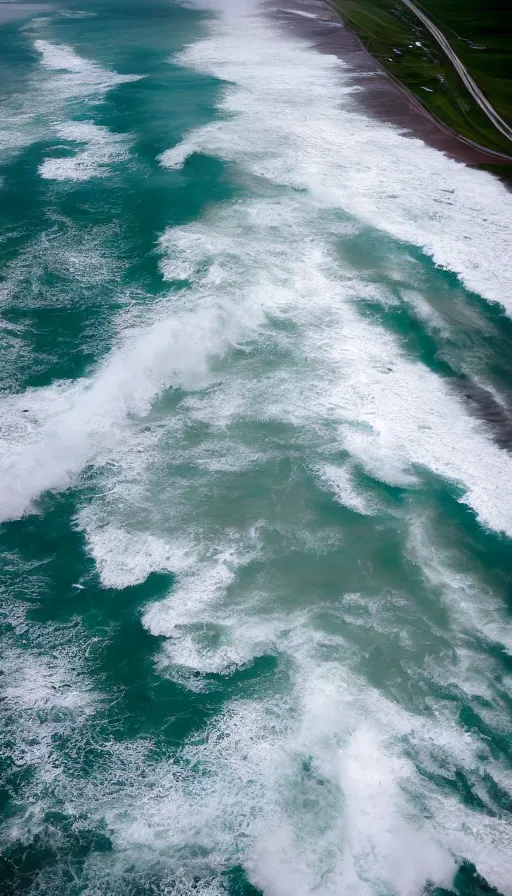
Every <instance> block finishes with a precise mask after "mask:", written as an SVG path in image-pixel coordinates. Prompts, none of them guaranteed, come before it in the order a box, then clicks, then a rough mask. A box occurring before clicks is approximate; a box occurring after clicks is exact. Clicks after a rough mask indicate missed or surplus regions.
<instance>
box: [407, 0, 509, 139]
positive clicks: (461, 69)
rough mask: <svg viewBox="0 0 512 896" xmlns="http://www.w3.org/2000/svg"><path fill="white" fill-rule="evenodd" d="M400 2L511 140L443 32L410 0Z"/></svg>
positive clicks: (501, 119) (499, 118)
mask: <svg viewBox="0 0 512 896" xmlns="http://www.w3.org/2000/svg"><path fill="white" fill-rule="evenodd" d="M402 3H403V4H404V5H405V6H407V8H408V9H410V10H411V12H413V13H414V14H415V15H416V16H417V17H418V19H420V21H421V22H422V23H423V24H424V25H425V28H428V30H429V31H430V33H431V34H432V35H433V37H435V39H436V41H437V43H438V44H439V46H440V47H441V48H442V49H443V50H444V52H445V53H446V55H447V56H448V59H449V60H450V61H451V62H452V63H453V65H454V67H455V69H456V70H457V71H458V73H459V75H460V76H461V78H462V80H463V81H464V84H465V85H466V87H467V89H468V90H469V92H470V94H471V96H472V97H473V99H474V100H476V102H477V103H478V105H479V106H480V108H481V109H482V110H483V111H484V112H485V114H486V115H487V118H488V119H489V120H490V121H492V123H493V125H494V127H495V128H497V129H498V131H501V133H502V134H504V135H505V137H508V139H509V140H511V141H512V128H511V127H510V126H509V125H508V124H507V122H506V121H503V118H501V116H500V115H498V113H497V112H496V109H495V108H494V106H491V104H490V102H489V100H488V99H486V98H485V96H484V95H483V93H482V91H481V90H480V88H479V87H478V85H477V84H475V82H474V81H473V78H472V77H471V75H470V74H469V72H468V71H467V69H466V68H465V66H464V65H463V64H462V62H461V61H460V59H459V57H458V56H456V55H455V53H454V52H453V50H452V48H451V46H450V44H449V43H448V41H447V40H446V38H445V36H444V35H443V33H442V32H441V31H440V30H439V28H437V27H436V26H435V25H434V23H433V22H431V21H430V19H429V18H428V17H427V16H426V15H425V13H424V12H422V11H421V9H418V7H417V6H416V4H415V3H412V2H411V0H402Z"/></svg>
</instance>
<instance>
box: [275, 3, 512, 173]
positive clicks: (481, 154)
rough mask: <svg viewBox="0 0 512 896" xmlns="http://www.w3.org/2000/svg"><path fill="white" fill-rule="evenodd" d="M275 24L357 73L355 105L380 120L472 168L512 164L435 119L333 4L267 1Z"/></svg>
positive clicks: (354, 81)
mask: <svg viewBox="0 0 512 896" xmlns="http://www.w3.org/2000/svg"><path fill="white" fill-rule="evenodd" d="M262 6H263V7H264V8H265V10H266V12H267V13H268V15H269V16H271V17H272V19H273V20H274V21H277V22H279V23H280V24H282V25H283V27H286V28H289V29H293V31H294V32H295V33H296V34H300V35H301V36H302V37H305V38H307V39H308V40H310V41H311V43H312V44H313V46H314V47H315V48H316V49H317V50H319V51H320V52H322V53H329V54H333V55H335V56H338V57H339V58H340V59H342V60H343V62H345V63H347V64H348V65H349V66H350V67H351V69H352V82H353V84H354V86H357V87H361V88H362V89H361V90H360V91H357V92H355V93H354V101H355V102H356V103H358V104H360V106H361V107H362V108H364V109H365V110H366V111H368V112H370V113H371V115H372V116H373V117H375V118H378V119H380V120H382V121H387V122H390V123H392V124H394V125H396V126H397V127H399V128H400V129H401V130H403V131H404V132H405V133H406V134H407V133H409V134H410V135H411V136H413V137H418V138H419V139H420V140H423V141H424V143H427V144H428V145H429V146H433V147H435V148H436V149H439V150H441V151H442V152H444V153H445V154H446V155H448V156H450V157H451V158H454V159H457V160H458V161H461V162H466V163H467V164H470V165H490V164H512V159H509V158H508V157H507V156H505V155H502V154H501V153H497V152H496V153H495V152H493V151H492V150H487V149H485V147H481V148H479V147H478V146H477V145H475V144H472V143H470V142H469V141H466V140H465V139H464V138H463V137H460V136H459V135H458V134H456V133H455V132H454V131H452V130H450V128H448V127H446V126H445V125H443V124H442V123H441V122H440V121H438V120H437V119H436V118H434V116H433V115H431V114H430V113H429V112H428V111H427V110H426V109H425V108H424V107H423V106H422V105H421V103H420V102H419V100H417V99H416V98H415V97H414V96H413V95H412V94H411V93H410V92H409V91H408V90H407V88H406V87H404V86H403V85H402V84H400V83H399V82H398V81H396V80H395V79H393V78H392V77H391V75H390V74H389V73H388V72H386V71H385V69H384V68H382V66H381V65H380V64H379V63H378V62H377V61H376V60H375V59H374V58H373V57H372V56H371V55H370V54H369V53H368V51H367V50H366V49H365V48H364V47H363V45H362V44H361V43H360V41H359V40H358V39H357V37H356V36H355V35H354V34H353V33H352V32H351V31H349V29H348V28H346V27H345V25H344V24H343V23H342V22H341V21H340V19H339V17H338V16H337V14H336V12H335V11H334V9H333V7H332V5H331V3H330V2H329V0H262Z"/></svg>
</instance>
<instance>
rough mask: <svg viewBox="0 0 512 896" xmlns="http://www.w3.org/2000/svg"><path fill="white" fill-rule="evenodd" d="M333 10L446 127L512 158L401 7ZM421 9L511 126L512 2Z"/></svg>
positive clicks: (365, 0)
mask: <svg viewBox="0 0 512 896" xmlns="http://www.w3.org/2000/svg"><path fill="white" fill-rule="evenodd" d="M415 2H416V0H415ZM334 5H335V7H336V8H337V9H338V11H339V13H340V15H341V17H342V19H343V20H344V21H345V22H346V24H347V25H348V27H349V28H351V29H352V31H354V33H355V34H356V35H357V36H358V37H359V39H360V40H361V42H362V43H363V44H364V45H365V47H366V48H367V49H368V50H369V51H370V53H371V54H372V55H373V56H374V57H375V58H376V59H378V60H379V62H381V63H382V65H383V66H384V67H385V68H386V69H387V70H388V71H389V72H390V73H391V74H392V75H394V76H395V77H396V78H398V80H399V81H401V82H402V83H403V84H405V86H406V87H408V88H409V90H410V91H411V92H412V93H414V95H415V96H416V97H417V98H418V99H419V100H420V102H421V103H422V104H423V105H424V106H425V107H426V108H427V109H428V110H429V111H430V112H432V113H433V114H434V115H435V116H436V117H437V118H439V119H440V120H441V121H442V122H443V123H444V124H446V125H448V127H450V128H452V129H453V130H454V131H456V132H457V133H459V134H462V135H463V136H464V137H468V138H469V139H470V140H474V141H475V142H476V143H479V144H480V145H481V146H485V147H488V148H489V149H494V150H498V151H500V152H504V153H506V154H507V155H510V156H512V142H511V141H510V140H508V139H507V138H506V137H505V136H504V135H503V134H501V133H500V132H499V131H498V130H497V129H496V128H495V127H494V125H493V124H492V123H491V122H490V121H489V119H488V118H487V116H486V115H485V114H484V112H483V111H482V110H481V109H480V107H479V106H478V104H477V103H476V102H475V101H474V100H473V98H472V97H471V95H470V94H469V93H468V91H467V90H466V88H465V86H464V84H463V83H462V81H461V79H460V78H459V76H458V74H457V72H456V71H455V69H454V68H453V66H452V65H451V63H450V62H449V60H448V58H447V57H446V55H445V54H444V53H443V51H442V50H441V48H440V47H439V46H438V45H437V43H436V42H435V40H434V38H433V37H432V36H431V35H430V33H429V32H428V31H427V29H426V28H425V27H424V26H423V25H422V24H421V22H420V21H419V19H417V18H416V16H414V14H413V13H412V12H410V11H409V10H408V9H407V7H406V6H404V4H403V3H401V2H400V0H334ZM417 5H418V6H420V7H421V9H422V10H423V11H424V12H425V13H426V14H427V15H428V16H429V18H431V19H432V21H433V22H434V24H436V25H437V26H438V28H440V30H441V31H442V32H443V34H444V35H445V37H446V38H447V40H448V41H449V43H450V44H451V46H452V48H453V50H454V52H455V53H456V54H457V55H458V56H459V58H460V60H461V61H462V62H463V64H464V65H465V66H466V68H467V69H468V71H469V73H470V74H471V76H472V77H473V79H474V80H475V81H476V83H477V84H478V86H479V87H480V89H481V91H482V92H483V93H484V94H485V95H486V96H487V98H488V99H489V101H490V102H491V103H492V104H493V106H494V107H495V109H496V110H497V112H499V114H500V115H501V116H502V118H504V120H505V121H507V122H512V12H511V3H510V0H420V2H419V3H417ZM507 168H508V166H507ZM497 173H498V171H497ZM506 173H507V175H508V177H507V179H508V178H510V171H509V170H508V171H507V172H506Z"/></svg>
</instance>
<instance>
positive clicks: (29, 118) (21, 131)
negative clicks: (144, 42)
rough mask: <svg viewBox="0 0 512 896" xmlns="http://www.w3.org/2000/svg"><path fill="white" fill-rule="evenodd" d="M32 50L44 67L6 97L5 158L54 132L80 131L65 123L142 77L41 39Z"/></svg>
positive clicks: (1, 144)
mask: <svg viewBox="0 0 512 896" xmlns="http://www.w3.org/2000/svg"><path fill="white" fill-rule="evenodd" d="M34 47H35V49H36V50H37V52H38V53H39V54H40V60H41V63H40V66H38V67H37V69H36V71H35V72H34V74H33V75H32V77H31V79H30V81H29V82H28V85H27V87H26V89H25V91H24V92H23V93H22V94H15V95H14V96H10V97H8V99H7V100H6V101H5V102H4V103H3V105H2V116H1V127H0V153H2V155H3V156H4V157H6V158H8V157H9V156H10V155H11V154H12V153H16V152H18V151H19V150H20V149H22V148H23V147H24V146H28V145H30V144H31V143H33V142H34V141H36V140H40V139H42V138H43V137H48V136H50V135H51V134H53V133H54V132H55V128H57V129H58V128H59V127H62V128H64V129H66V128H67V129H68V131H69V129H70V128H71V127H72V126H74V127H76V128H77V129H78V128H80V127H81V126H83V125H84V124H85V123H84V122H77V123H74V125H72V123H71V122H69V121H66V120H67V119H69V116H70V114H71V113H75V112H76V113H78V114H80V115H81V116H83V113H84V107H85V108H86V109H90V107H91V106H94V105H97V104H98V103H101V102H102V100H103V98H104V97H105V94H106V93H107V92H108V91H109V90H111V89H112V88H114V87H117V86H119V85H121V84H125V83H129V82H131V81H137V80H139V79H140V77H142V76H140V75H120V74H118V73H117V72H114V71H110V70H108V69H106V68H103V67H102V66H101V65H99V64H98V63H96V62H93V61H92V60H89V59H85V58H84V57H82V56H80V55H79V54H78V53H77V52H76V51H75V50H74V49H73V48H72V47H69V46H67V45H65V44H58V43H55V42H52V41H48V40H41V39H37V40H35V41H34ZM82 136H83V134H82ZM64 139H71V140H73V139H75V138H74V137H73V136H71V137H69V136H65V137H64ZM60 161H61V163H62V161H64V160H60ZM53 170H55V168H54V169H53Z"/></svg>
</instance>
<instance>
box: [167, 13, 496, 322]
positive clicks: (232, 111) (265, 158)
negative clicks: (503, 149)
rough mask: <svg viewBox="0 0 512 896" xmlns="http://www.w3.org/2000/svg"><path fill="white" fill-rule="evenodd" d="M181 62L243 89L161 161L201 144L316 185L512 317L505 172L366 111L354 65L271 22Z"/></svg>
mask: <svg viewBox="0 0 512 896" xmlns="http://www.w3.org/2000/svg"><path fill="white" fill-rule="evenodd" d="M179 61H180V62H181V63H182V64H184V65H189V66H191V67H193V68H196V69H198V70H199V71H202V72H207V73H209V74H214V75H215V76H217V77H219V78H222V79H224V80H226V81H228V82H232V84H233V85H234V86H232V87H229V88H227V89H226V92H225V97H224V100H223V103H222V109H223V111H225V112H226V113H227V115H228V116H229V117H228V120H227V121H226V120H224V121H221V122H215V123H212V124H208V125H206V126H205V127H204V128H200V129H198V130H196V131H193V132H192V133H191V134H190V135H189V136H188V137H186V138H185V139H184V140H183V142H182V143H180V144H178V146H176V147H174V148H173V149H170V150H168V151H167V152H166V153H164V155H163V157H162V163H163V164H164V165H167V166H169V167H179V166H180V165H182V164H183V162H184V160H185V159H186V158H187V156H188V155H190V154H191V153H193V152H202V151H204V152H208V153H210V154H215V155H219V156H221V157H222V158H226V159H234V160H236V161H237V162H239V163H240V164H241V165H242V166H243V167H244V168H249V169H250V170H251V171H253V172H254V173H255V174H258V175H263V176H264V177H267V178H269V179H271V180H273V181H274V182H276V183H279V184H288V185H290V186H293V187H296V188H300V189H307V190H309V191H310V192H311V193H312V194H313V195H315V196H316V197H318V198H319V199H320V200H321V201H322V202H323V203H325V205H326V206H327V207H331V208H339V209H342V210H344V211H345V212H348V213H349V214H351V215H354V216H356V217H357V218H358V219H359V220H361V221H363V222H366V223H367V224H369V225H371V226H373V227H376V228H379V229H382V230H384V231H385V232H387V233H389V234H391V235H392V236H393V237H395V238H396V239H399V240H402V241H403V242H404V243H412V244H414V245H417V246H419V247H420V248H421V249H422V250H423V251H424V252H425V253H426V254H428V255H431V256H432V258H433V259H434V261H435V263H436V264H438V265H440V266H441V267H444V268H447V269H448V270H451V271H454V272H455V273H456V274H458V276H459V277H460V278H461V279H462V281H463V282H464V283H465V285H466V286H467V287H468V288H469V289H471V290H474V291H476V292H478V293H480V294H481V295H483V296H484V297H486V298H488V299H490V300H493V301H497V302H500V303H501V304H502V305H503V306H504V307H506V308H507V310H508V311H509V312H510V313H512V305H511V304H510V300H509V296H510V295H511V293H512V289H511V286H512V282H511V279H510V277H511V275H510V270H509V268H508V266H507V265H502V264H500V265H496V263H495V260H496V258H497V257H498V258H506V257H507V256H508V253H509V248H510V245H511V243H512V232H511V225H510V221H511V220H512V216H511V214H510V211H511V198H510V193H509V192H508V191H507V190H506V188H505V187H504V186H503V185H502V184H501V183H500V182H499V181H498V180H497V179H495V178H492V177H491V176H490V175H488V174H486V173H483V172H477V171H474V170H471V169H469V168H467V167H465V166H464V165H461V164H458V163H456V162H454V161H451V160H449V159H447V158H446V157H445V156H443V155H442V154H441V153H439V152H437V151H436V150H434V149H431V148H429V147H427V146H425V145H424V144H423V143H421V142H420V141H419V140H412V139H410V138H405V137H403V136H401V135H400V133H399V132H398V131H397V130H396V129H393V128H391V127H389V126H387V125H384V124H381V123H379V122H377V121H373V120H371V119H370V118H368V117H366V116H364V115H361V114H359V113H358V112H357V111H355V108H354V105H353V101H352V97H351V94H352V92H353V88H351V87H350V83H351V82H350V72H349V69H347V68H346V67H344V66H343V64H341V63H340V62H338V60H336V59H335V58H334V57H330V56H324V55H316V54H314V53H313V52H312V51H311V50H309V49H308V48H307V46H306V45H305V44H300V43H298V42H297V41H292V40H286V39H285V38H284V37H283V38H278V37H277V36H276V35H275V33H274V32H272V31H271V30H270V29H269V27H268V26H266V25H265V24H263V23H256V22H255V21H253V22H252V24H251V27H250V28H249V27H247V25H246V24H244V25H243V26H241V27H239V28H237V26H236V24H233V23H231V22H230V23H229V25H226V24H225V23H219V24H218V26H217V28H216V30H215V32H214V33H213V34H212V36H211V37H209V38H207V39H205V40H203V41H198V42H196V43H194V44H192V45H191V46H190V47H188V48H187V49H186V50H185V51H184V53H182V54H181V55H180V57H179ZM305 109H307V110H308V111H307V114H305V113H304V110H305ZM356 160H357V161H356Z"/></svg>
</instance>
